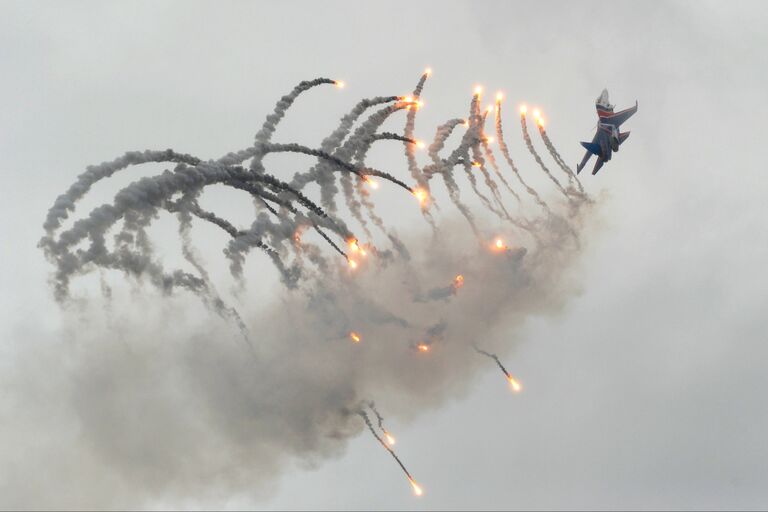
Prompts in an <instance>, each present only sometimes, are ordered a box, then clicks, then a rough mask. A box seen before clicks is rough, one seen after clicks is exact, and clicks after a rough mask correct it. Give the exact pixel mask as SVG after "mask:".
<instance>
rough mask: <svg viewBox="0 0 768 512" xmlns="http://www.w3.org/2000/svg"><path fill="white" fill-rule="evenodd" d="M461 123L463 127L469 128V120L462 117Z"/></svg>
mask: <svg viewBox="0 0 768 512" xmlns="http://www.w3.org/2000/svg"><path fill="white" fill-rule="evenodd" d="M461 124H462V126H464V128H469V120H468V119H464V120H463V121H462V122H461Z"/></svg>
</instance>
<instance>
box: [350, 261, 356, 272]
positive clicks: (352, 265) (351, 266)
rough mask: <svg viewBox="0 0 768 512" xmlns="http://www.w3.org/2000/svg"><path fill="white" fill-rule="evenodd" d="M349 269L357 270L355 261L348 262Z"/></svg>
mask: <svg viewBox="0 0 768 512" xmlns="http://www.w3.org/2000/svg"><path fill="white" fill-rule="evenodd" d="M349 268H351V269H352V270H354V269H356V268H357V262H356V261H355V260H349Z"/></svg>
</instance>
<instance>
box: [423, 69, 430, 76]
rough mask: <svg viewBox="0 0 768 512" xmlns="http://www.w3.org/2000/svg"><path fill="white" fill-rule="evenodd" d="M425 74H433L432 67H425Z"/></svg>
mask: <svg viewBox="0 0 768 512" xmlns="http://www.w3.org/2000/svg"><path fill="white" fill-rule="evenodd" d="M424 74H425V75H427V76H429V75H431V74H432V68H427V69H425V70H424Z"/></svg>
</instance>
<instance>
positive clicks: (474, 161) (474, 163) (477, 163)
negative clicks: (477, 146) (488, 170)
mask: <svg viewBox="0 0 768 512" xmlns="http://www.w3.org/2000/svg"><path fill="white" fill-rule="evenodd" d="M481 165H482V164H481V163H480V162H478V161H477V160H472V167H480V166H481Z"/></svg>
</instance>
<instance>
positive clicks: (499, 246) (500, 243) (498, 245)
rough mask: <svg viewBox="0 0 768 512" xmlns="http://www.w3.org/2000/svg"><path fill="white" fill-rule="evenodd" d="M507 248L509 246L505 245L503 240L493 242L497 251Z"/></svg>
mask: <svg viewBox="0 0 768 512" xmlns="http://www.w3.org/2000/svg"><path fill="white" fill-rule="evenodd" d="M506 247H507V245H506V244H505V243H504V240H502V239H501V238H497V239H496V240H494V241H493V248H494V249H496V250H497V251H500V250H502V249H505V248H506Z"/></svg>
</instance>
